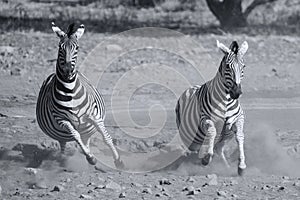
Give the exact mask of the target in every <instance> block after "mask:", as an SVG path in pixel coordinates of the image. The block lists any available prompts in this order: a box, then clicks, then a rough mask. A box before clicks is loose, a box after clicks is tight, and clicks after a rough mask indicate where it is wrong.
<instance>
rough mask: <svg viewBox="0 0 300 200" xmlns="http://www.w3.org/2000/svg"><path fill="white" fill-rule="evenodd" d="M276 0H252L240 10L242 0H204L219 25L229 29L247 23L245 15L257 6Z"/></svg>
mask: <svg viewBox="0 0 300 200" xmlns="http://www.w3.org/2000/svg"><path fill="white" fill-rule="evenodd" d="M274 1H276V0H254V1H252V3H251V4H250V5H249V6H248V7H247V8H246V10H245V12H243V11H242V0H206V3H207V6H208V8H209V9H210V11H211V12H212V13H213V14H214V15H215V16H216V18H217V19H218V20H219V22H220V25H221V27H223V28H225V29H229V28H232V27H242V26H246V25H247V17H248V16H249V14H250V13H251V12H252V11H253V10H254V9H255V8H256V7H257V6H260V5H263V4H266V3H271V2H274Z"/></svg>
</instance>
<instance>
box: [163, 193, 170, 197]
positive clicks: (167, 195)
mask: <svg viewBox="0 0 300 200" xmlns="http://www.w3.org/2000/svg"><path fill="white" fill-rule="evenodd" d="M162 194H163V195H164V196H166V197H170V196H171V195H170V194H169V193H167V192H163V193H162Z"/></svg>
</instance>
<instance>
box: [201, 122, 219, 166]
mask: <svg viewBox="0 0 300 200" xmlns="http://www.w3.org/2000/svg"><path fill="white" fill-rule="evenodd" d="M202 127H203V130H204V132H205V134H206V137H205V141H204V144H208V149H207V154H206V155H205V156H204V157H203V158H202V164H203V165H208V164H209V163H210V162H211V160H212V156H213V154H214V142H215V138H216V135H217V130H216V127H215V124H214V122H213V121H212V120H210V119H205V120H204V122H203V126H202Z"/></svg>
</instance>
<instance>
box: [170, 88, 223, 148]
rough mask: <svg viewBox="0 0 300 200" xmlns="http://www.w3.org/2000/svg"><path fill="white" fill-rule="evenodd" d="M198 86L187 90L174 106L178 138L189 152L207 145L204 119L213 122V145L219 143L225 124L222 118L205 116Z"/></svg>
mask: <svg viewBox="0 0 300 200" xmlns="http://www.w3.org/2000/svg"><path fill="white" fill-rule="evenodd" d="M200 93H201V87H200V86H194V87H191V88H189V89H187V90H186V91H185V92H184V93H183V94H182V95H181V97H180V98H179V100H178V103H177V106H176V122H177V127H178V130H179V135H180V138H181V140H182V142H183V144H184V145H185V146H186V147H188V148H189V149H190V150H191V151H198V150H199V149H200V147H201V146H202V145H207V144H206V142H207V140H206V139H207V137H206V130H204V127H203V124H204V120H205V119H210V120H212V121H213V122H214V125H215V128H216V132H217V133H216V137H215V140H214V144H216V143H218V142H220V141H221V140H222V139H223V138H224V137H223V134H224V132H223V130H225V128H224V127H225V126H226V122H225V121H224V120H225V119H224V118H217V117H214V118H212V116H207V114H205V113H206V112H205V111H204V110H203V107H202V106H201V104H200V103H199V95H200Z"/></svg>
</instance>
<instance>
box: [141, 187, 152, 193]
mask: <svg viewBox="0 0 300 200" xmlns="http://www.w3.org/2000/svg"><path fill="white" fill-rule="evenodd" d="M142 193H145V194H152V190H151V188H145V189H143V191H142Z"/></svg>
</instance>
